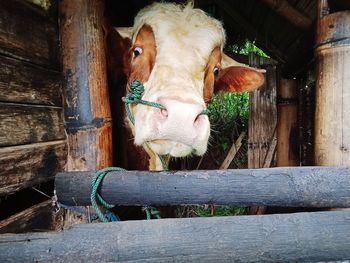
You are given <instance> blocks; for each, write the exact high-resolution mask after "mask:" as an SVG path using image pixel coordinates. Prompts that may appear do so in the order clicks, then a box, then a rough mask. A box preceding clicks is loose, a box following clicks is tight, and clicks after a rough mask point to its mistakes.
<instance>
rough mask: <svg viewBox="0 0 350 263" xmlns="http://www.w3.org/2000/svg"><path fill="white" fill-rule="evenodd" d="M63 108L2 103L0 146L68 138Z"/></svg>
mask: <svg viewBox="0 0 350 263" xmlns="http://www.w3.org/2000/svg"><path fill="white" fill-rule="evenodd" d="M62 115H63V112H62V108H58V107H44V106H34V105H22V104H13V103H1V102H0V146H12V145H21V144H29V143H36V142H44V141H53V140H61V139H64V138H66V135H65V131H64V124H63V116H62Z"/></svg>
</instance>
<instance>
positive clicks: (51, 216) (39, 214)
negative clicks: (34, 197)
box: [0, 200, 58, 234]
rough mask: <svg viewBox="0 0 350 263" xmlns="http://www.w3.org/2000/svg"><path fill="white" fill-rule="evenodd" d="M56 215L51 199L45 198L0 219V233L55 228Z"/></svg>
mask: <svg viewBox="0 0 350 263" xmlns="http://www.w3.org/2000/svg"><path fill="white" fill-rule="evenodd" d="M57 217H58V214H57V215H56V213H55V211H54V208H53V206H52V200H47V201H44V202H42V203H39V204H37V205H34V206H32V207H30V208H28V209H25V210H23V211H22V212H20V213H17V214H15V215H13V216H11V217H9V218H7V219H4V220H2V221H0V234H4V233H24V232H38V231H48V230H55V229H56V227H57V226H58V225H56V224H55V223H56V221H57V220H55V219H56V218H57Z"/></svg>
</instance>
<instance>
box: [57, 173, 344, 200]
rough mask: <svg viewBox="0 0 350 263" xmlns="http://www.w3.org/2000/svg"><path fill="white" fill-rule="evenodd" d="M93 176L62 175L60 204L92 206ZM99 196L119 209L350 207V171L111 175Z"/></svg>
mask: <svg viewBox="0 0 350 263" xmlns="http://www.w3.org/2000/svg"><path fill="white" fill-rule="evenodd" d="M93 175H94V173H93V172H70V173H67V172H66V173H60V174H58V176H56V179H55V180H56V182H55V184H56V186H55V187H56V194H57V197H58V201H59V202H61V203H63V204H65V205H79V206H84V205H89V204H90V191H91V187H90V182H91V178H92V176H93ZM100 193H101V195H102V196H103V197H104V198H105V199H106V200H107V201H108V202H109V203H112V204H117V205H145V204H153V205H169V204H171V205H179V204H218V205H226V204H231V205H241V206H265V205H267V206H286V207H350V167H293V168H292V167H279V168H265V169H237V170H207V171H179V172H148V171H142V172H141V171H125V172H111V173H109V174H107V175H106V177H105V178H104V180H103V183H102V186H101V188H100Z"/></svg>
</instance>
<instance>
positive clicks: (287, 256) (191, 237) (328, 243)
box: [0, 211, 350, 262]
mask: <svg viewBox="0 0 350 263" xmlns="http://www.w3.org/2000/svg"><path fill="white" fill-rule="evenodd" d="M349 222H350V212H344V211H343V212H339V211H337V212H317V213H296V214H280V215H263V216H236V217H213V218H183V219H160V220H150V221H145V220H144V221H125V222H113V223H100V224H86V225H76V226H74V227H72V228H70V229H69V230H67V231H63V232H58V233H57V232H56V233H54V232H52V233H27V234H17V235H13V234H5V235H0V261H1V262H26V261H31V262H47V261H49V262H116V261H117V262H319V261H329V260H333V261H335V260H348V259H350V249H349V248H350V224H349Z"/></svg>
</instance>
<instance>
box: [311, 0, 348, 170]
mask: <svg viewBox="0 0 350 263" xmlns="http://www.w3.org/2000/svg"><path fill="white" fill-rule="evenodd" d="M349 24H350V11H342V12H336V13H331V14H328V5H327V1H326V0H319V1H318V23H317V39H316V46H317V47H316V50H315V56H316V58H317V82H316V118H315V162H316V164H317V165H348V164H350V103H349V98H350V71H349V68H350V27H349Z"/></svg>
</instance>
